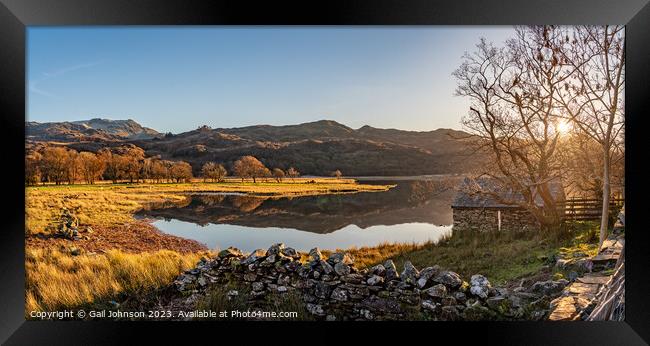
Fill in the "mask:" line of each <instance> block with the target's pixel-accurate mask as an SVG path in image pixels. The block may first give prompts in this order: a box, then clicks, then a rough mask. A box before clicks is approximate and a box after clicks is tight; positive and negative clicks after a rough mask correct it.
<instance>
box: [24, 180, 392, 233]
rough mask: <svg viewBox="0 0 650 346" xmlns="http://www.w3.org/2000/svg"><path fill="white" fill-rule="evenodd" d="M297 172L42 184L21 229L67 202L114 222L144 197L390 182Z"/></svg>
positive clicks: (277, 192)
mask: <svg viewBox="0 0 650 346" xmlns="http://www.w3.org/2000/svg"><path fill="white" fill-rule="evenodd" d="M309 181H311V180H307V178H301V179H300V180H298V179H297V180H296V181H295V182H291V181H287V180H285V181H283V182H282V183H277V182H258V183H255V184H253V183H251V182H243V183H242V182H235V181H227V182H222V183H209V182H208V183H204V182H195V183H180V184H171V183H170V184H143V183H140V184H104V183H102V184H95V185H46V186H36V187H28V188H26V191H25V200H26V201H25V217H26V220H25V223H26V224H25V231H26V233H27V234H37V233H46V234H47V233H50V231H49V228H48V226H50V225H52V224H54V223H56V222H57V220H58V217H59V216H60V213H61V209H62V208H64V207H65V208H68V209H70V210H72V211H73V212H74V214H75V215H76V216H77V217H78V218H79V222H80V224H82V225H91V226H92V225H101V226H106V227H110V226H115V225H124V224H126V223H129V222H132V221H133V214H134V213H135V212H136V211H137V210H139V209H141V208H143V207H144V206H145V204H147V203H153V202H182V201H184V200H186V198H187V195H186V194H187V193H192V192H240V193H245V194H249V195H251V196H276V197H290V196H306V195H319V194H335V193H349V192H359V191H367V192H374V191H386V190H387V189H389V188H390V187H391V186H390V185H368V184H357V183H356V182H354V180H350V179H325V178H319V179H317V180H315V183H309Z"/></svg>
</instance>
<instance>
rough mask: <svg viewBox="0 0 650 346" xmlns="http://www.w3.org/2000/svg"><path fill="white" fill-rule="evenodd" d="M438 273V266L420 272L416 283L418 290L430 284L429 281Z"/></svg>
mask: <svg viewBox="0 0 650 346" xmlns="http://www.w3.org/2000/svg"><path fill="white" fill-rule="evenodd" d="M439 272H440V267H439V266H433V267H426V268H424V269H422V270H421V271H420V277H419V278H418V281H417V287H418V288H425V287H427V285H428V284H429V283H430V282H431V279H432V278H433V277H435V276H436V275H438V273H439Z"/></svg>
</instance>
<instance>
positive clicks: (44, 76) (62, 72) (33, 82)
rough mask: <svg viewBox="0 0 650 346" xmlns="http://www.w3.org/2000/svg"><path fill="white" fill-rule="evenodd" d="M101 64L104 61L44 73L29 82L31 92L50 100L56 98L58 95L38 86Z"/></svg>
mask: <svg viewBox="0 0 650 346" xmlns="http://www.w3.org/2000/svg"><path fill="white" fill-rule="evenodd" d="M101 63H102V61H95V62H89V63H85V64H78V65H73V66H67V67H64V68H60V69H58V70H55V71H51V72H43V73H42V75H41V77H40V78H38V79H35V80H31V81H29V82H28V83H29V91H30V92H33V93H35V94H39V95H43V96H47V97H50V98H56V95H54V94H52V93H50V92H47V91H45V90H43V89H41V88H39V87H38V85H39V84H40V83H42V82H45V81H47V80H49V79H52V78H56V77H61V76H63V75H65V74H67V73H70V72H72V71H76V70H80V69H84V68H89V67H93V66H96V65H99V64H101Z"/></svg>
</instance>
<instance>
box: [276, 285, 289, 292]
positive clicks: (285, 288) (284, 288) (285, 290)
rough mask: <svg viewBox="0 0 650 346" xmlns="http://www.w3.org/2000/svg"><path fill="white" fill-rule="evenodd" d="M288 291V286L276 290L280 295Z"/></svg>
mask: <svg viewBox="0 0 650 346" xmlns="http://www.w3.org/2000/svg"><path fill="white" fill-rule="evenodd" d="M288 290H289V289H288V288H287V286H278V288H276V291H278V293H285V292H287V291H288Z"/></svg>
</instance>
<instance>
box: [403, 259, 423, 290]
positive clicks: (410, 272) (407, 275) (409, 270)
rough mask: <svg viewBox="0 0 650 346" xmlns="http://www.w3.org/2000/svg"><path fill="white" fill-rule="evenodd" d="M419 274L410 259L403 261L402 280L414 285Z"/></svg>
mask: <svg viewBox="0 0 650 346" xmlns="http://www.w3.org/2000/svg"><path fill="white" fill-rule="evenodd" d="M419 276H420V272H419V271H418V270H417V268H415V266H414V265H413V264H412V263H411V261H406V262H404V271H402V275H401V277H402V282H404V283H407V284H410V285H415V283H416V282H417V279H418V277H419Z"/></svg>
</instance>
